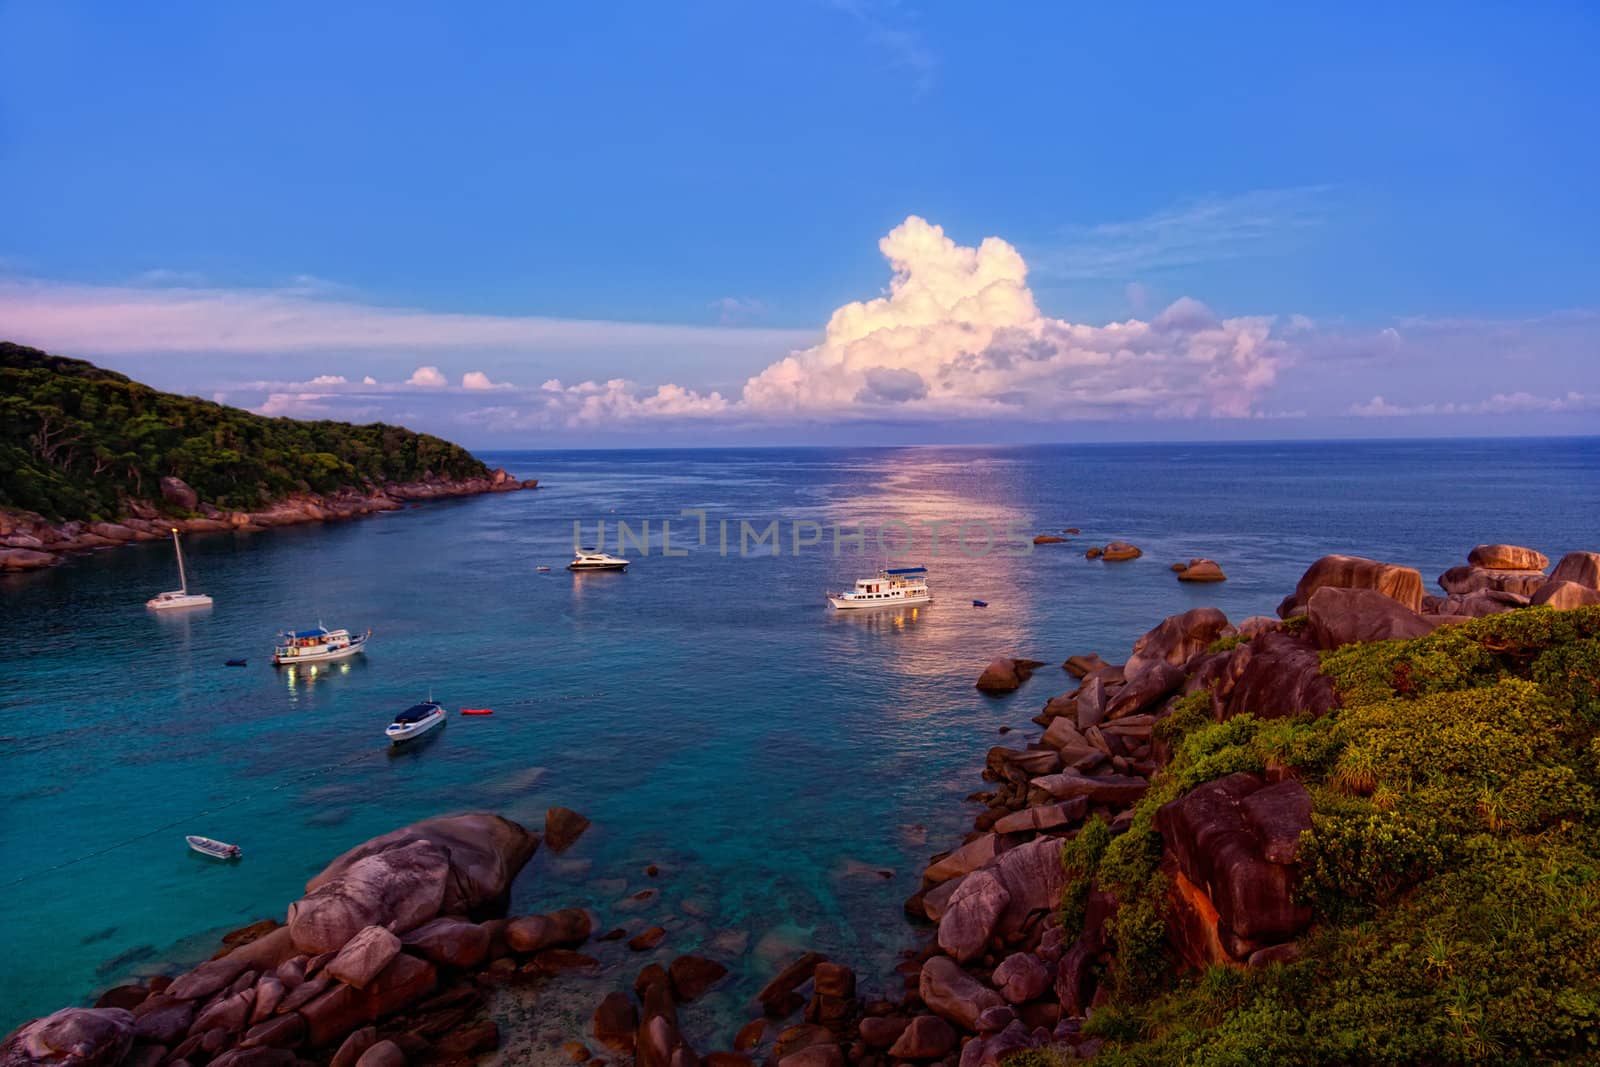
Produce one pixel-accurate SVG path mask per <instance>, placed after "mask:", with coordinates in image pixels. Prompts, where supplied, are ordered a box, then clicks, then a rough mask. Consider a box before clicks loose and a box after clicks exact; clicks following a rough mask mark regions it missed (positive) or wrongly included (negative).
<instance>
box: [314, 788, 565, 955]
mask: <svg viewBox="0 0 1600 1067" xmlns="http://www.w3.org/2000/svg"><path fill="white" fill-rule="evenodd" d="M538 847H539V838H538V837H537V836H536V835H534V834H531V833H529V832H528V831H527V830H524V829H523V828H522V827H521V826H518V825H517V824H516V823H514V822H512V821H511V820H509V819H504V818H501V817H500V816H498V815H491V814H487V813H481V812H480V813H471V814H466V815H447V816H441V817H439V818H435V819H425V820H423V821H422V822H419V823H415V824H413V825H411V826H407V827H403V828H402V829H399V830H395V831H394V832H393V833H388V834H384V835H383V836H382V837H375V838H373V839H372V840H371V841H368V842H366V843H365V844H362V845H358V846H356V847H355V848H353V849H351V850H350V851H348V852H346V853H345V854H344V855H342V856H340V857H339V858H338V859H335V860H334V861H333V862H332V863H330V864H328V866H327V867H326V868H325V869H324V870H323V871H322V873H321V874H319V875H317V876H316V877H315V878H313V879H311V881H309V882H307V883H306V897H305V899H303V900H301V901H299V902H297V903H296V904H292V905H290V908H289V915H290V920H289V925H290V928H291V929H295V928H296V925H297V924H296V921H295V917H296V914H297V911H298V912H299V913H300V922H299V924H298V925H299V927H300V928H301V929H302V930H304V931H305V938H304V939H302V934H301V933H300V932H296V933H295V935H294V941H295V944H296V945H297V946H299V947H300V949H301V951H303V952H308V953H318V952H329V951H333V950H335V949H338V948H340V947H341V946H342V945H343V944H344V941H345V940H349V938H350V937H351V936H353V935H354V934H355V932H356V931H357V930H359V929H361V928H362V927H363V926H370V925H373V924H377V925H380V926H385V925H389V924H390V923H391V922H396V921H398V924H397V925H396V926H395V927H394V929H395V930H396V931H397V932H401V933H403V932H405V931H406V930H409V929H411V928H412V927H415V926H420V925H421V924H422V923H424V922H427V921H428V920H429V919H432V918H434V917H436V916H438V915H441V914H444V915H477V914H483V913H487V912H500V911H503V910H504V906H505V901H506V899H507V898H508V896H509V894H510V890H511V882H512V880H513V879H515V878H516V876H517V873H518V872H519V871H521V870H522V868H523V866H524V865H525V864H526V863H527V862H528V860H529V859H530V858H531V857H532V856H533V853H534V850H535V849H537V848H538ZM435 896H437V900H435ZM340 913H343V914H345V916H346V918H343V919H339V918H338V917H337V916H338V915H339V914H340ZM314 916H317V917H320V918H318V919H317V921H315V922H314V921H312V920H313V917H314ZM352 922H354V925H351V923H352ZM318 927H322V928H324V929H323V932H322V933H320V934H318V933H313V930H315V929H316V928H318ZM340 933H343V935H344V940H340V941H339V942H338V943H337V944H334V943H332V942H333V939H334V938H336V937H337V936H338V935H339V934H340ZM313 940H314V941H315V942H316V944H317V945H319V946H321V947H312V942H313Z"/></svg>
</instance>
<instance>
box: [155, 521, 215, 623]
mask: <svg viewBox="0 0 1600 1067" xmlns="http://www.w3.org/2000/svg"><path fill="white" fill-rule="evenodd" d="M172 550H173V551H174V552H176V553H177V554H178V588H177V589H174V590H172V591H170V592H166V593H157V594H156V595H155V596H153V597H151V598H150V599H149V600H146V601H145V602H144V606H145V607H147V608H154V609H155V610H156V611H166V610H167V609H169V608H209V607H210V606H211V598H210V597H208V596H206V595H205V594H204V593H191V592H189V575H188V574H187V573H186V572H185V571H184V569H183V546H182V545H180V544H179V543H178V528H177V527H176V526H174V527H173V528H172Z"/></svg>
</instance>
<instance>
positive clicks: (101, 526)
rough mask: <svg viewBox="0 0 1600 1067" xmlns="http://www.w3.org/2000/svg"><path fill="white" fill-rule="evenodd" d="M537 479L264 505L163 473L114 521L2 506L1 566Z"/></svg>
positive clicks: (320, 518)
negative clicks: (224, 505) (224, 496)
mask: <svg viewBox="0 0 1600 1067" xmlns="http://www.w3.org/2000/svg"><path fill="white" fill-rule="evenodd" d="M538 486H539V482H538V480H537V479H533V478H530V479H526V480H519V479H517V478H514V477H512V476H511V475H510V474H508V473H507V472H506V471H505V470H504V469H503V468H498V467H497V468H495V469H494V470H492V471H489V472H488V473H487V474H485V475H483V476H481V477H476V478H428V479H423V480H420V481H415V482H404V483H388V484H386V485H384V486H382V487H381V488H377V489H372V490H367V491H362V490H359V489H354V488H350V489H341V490H339V491H338V492H335V493H327V494H324V493H295V494H292V495H290V496H288V497H285V498H284V499H282V500H279V501H276V502H274V503H273V504H271V505H270V506H268V507H266V508H263V509H261V510H259V511H226V510H223V509H221V508H217V507H215V506H213V505H211V504H208V503H205V502H203V501H201V500H200V499H199V498H198V496H196V494H195V492H194V490H193V489H191V488H190V487H189V486H188V485H186V484H184V483H183V482H182V481H180V480H178V479H176V478H163V479H162V480H161V491H162V500H161V502H160V503H159V504H157V503H155V502H151V501H142V500H141V501H133V502H130V504H129V506H128V509H127V513H126V514H124V515H123V516H121V517H120V518H118V519H117V520H116V521H115V522H87V521H78V520H74V521H69V522H51V521H50V520H48V519H46V518H45V517H44V516H42V515H39V514H37V513H35V512H31V511H18V510H14V509H0V573H15V572H21V571H31V570H39V569H42V568H45V567H51V566H54V565H56V564H57V563H61V562H62V561H64V560H66V559H67V558H69V557H71V556H73V555H77V554H80V553H83V552H93V551H98V550H99V549H102V548H113V547H116V546H117V545H125V544H134V543H137V542H140V541H161V540H165V539H166V538H167V537H169V536H171V534H172V531H173V530H174V529H176V530H177V531H178V532H179V533H209V532H219V531H220V532H227V531H237V532H254V531H259V530H265V529H270V528H272V527H274V526H298V525H303V524H306V523H314V522H336V521H340V520H344V519H356V518H361V517H362V516H365V515H372V514H375V513H377V512H384V511H399V510H401V509H402V508H404V507H405V506H406V505H407V504H411V503H417V502H421V501H427V500H439V499H444V498H449V497H461V496H479V495H482V494H485V493H511V492H518V491H520V490H523V489H536V488H538Z"/></svg>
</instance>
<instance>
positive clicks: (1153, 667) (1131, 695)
mask: <svg viewBox="0 0 1600 1067" xmlns="http://www.w3.org/2000/svg"><path fill="white" fill-rule="evenodd" d="M1183 679H1184V673H1183V668H1181V667H1174V666H1173V665H1172V664H1170V663H1165V662H1162V661H1160V660H1158V661H1156V662H1155V663H1152V664H1150V666H1148V667H1147V668H1145V669H1144V670H1142V671H1140V672H1139V673H1138V674H1136V675H1130V676H1129V679H1128V684H1126V685H1124V686H1123V687H1122V688H1121V689H1119V690H1118V691H1117V695H1116V696H1114V697H1112V698H1111V700H1110V701H1109V702H1108V703H1107V704H1106V718H1108V719H1121V718H1125V717H1127V716H1129V715H1137V714H1139V713H1140V712H1142V711H1145V710H1147V709H1149V708H1153V707H1155V705H1156V704H1158V703H1160V702H1161V700H1162V698H1163V697H1165V696H1166V695H1167V694H1168V693H1172V692H1174V691H1176V690H1177V688H1178V687H1179V686H1181V685H1182V684H1183Z"/></svg>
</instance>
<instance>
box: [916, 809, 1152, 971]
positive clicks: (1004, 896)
mask: <svg viewBox="0 0 1600 1067" xmlns="http://www.w3.org/2000/svg"><path fill="white" fill-rule="evenodd" d="M1139 781H1140V782H1141V783H1142V782H1143V781H1144V779H1142V778H1141V779H1139ZM1065 884H1066V872H1065V871H1063V870H1062V867H1061V842H1060V841H1059V840H1058V839H1056V838H1053V837H1041V838H1037V839H1036V840H1033V841H1030V842H1028V843H1027V844H1024V845H1018V846H1017V847H1016V848H1013V849H1010V850H1008V851H1007V852H1005V853H1004V854H1003V855H1001V856H1000V857H999V858H998V859H996V860H995V862H994V863H992V864H990V865H989V866H987V867H985V868H984V869H983V870H980V871H978V872H976V873H974V874H971V875H968V876H967V877H966V878H965V879H964V880H963V881H962V883H961V885H960V887H959V888H957V889H956V891H955V893H954V894H952V895H951V897H950V902H949V904H948V906H947V907H946V909H945V912H944V914H943V916H942V917H941V918H940V919H939V946H940V947H941V948H943V949H944V950H945V951H946V952H949V953H950V954H951V955H953V956H955V957H956V958H957V959H961V960H969V959H973V958H974V957H976V956H977V955H978V954H979V953H981V952H982V950H983V947H984V945H985V944H986V943H987V941H988V940H989V938H991V937H993V936H994V935H996V934H1000V935H1002V936H1009V935H1010V934H1013V933H1016V932H1018V931H1020V930H1022V929H1023V928H1024V927H1026V926H1028V925H1029V924H1030V923H1032V922H1034V921H1035V920H1037V919H1039V918H1040V917H1042V916H1045V915H1048V914H1050V912H1051V911H1052V910H1053V909H1054V908H1055V907H1056V906H1057V905H1058V904H1059V903H1060V898H1061V890H1062V887H1063V886H1065Z"/></svg>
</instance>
